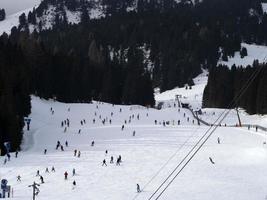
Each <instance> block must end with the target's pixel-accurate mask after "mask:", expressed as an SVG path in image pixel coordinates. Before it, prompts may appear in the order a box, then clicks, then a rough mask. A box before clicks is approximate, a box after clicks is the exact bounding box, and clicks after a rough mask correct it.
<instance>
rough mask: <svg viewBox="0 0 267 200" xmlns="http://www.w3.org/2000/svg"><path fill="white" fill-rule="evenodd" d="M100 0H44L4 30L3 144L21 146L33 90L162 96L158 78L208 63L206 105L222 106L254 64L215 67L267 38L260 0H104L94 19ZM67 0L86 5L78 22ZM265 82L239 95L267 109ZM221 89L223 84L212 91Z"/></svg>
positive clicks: (63, 96) (128, 100) (131, 98)
mask: <svg viewBox="0 0 267 200" xmlns="http://www.w3.org/2000/svg"><path fill="white" fill-rule="evenodd" d="M92 2H93V1H92ZM92 2H91V1H77V0H68V1H66V0H43V1H42V2H41V4H40V6H39V7H38V8H36V9H33V10H32V11H31V12H30V13H29V14H28V15H26V14H22V15H21V16H20V17H19V23H20V24H19V26H18V27H13V28H12V30H11V34H10V35H7V34H3V35H2V36H1V37H0V60H1V62H0V76H1V78H0V83H1V84H0V100H1V104H0V109H1V112H0V117H1V120H0V132H1V134H0V143H1V144H3V142H4V141H11V142H12V144H13V146H12V148H13V150H15V149H17V148H18V146H19V144H20V141H21V137H22V127H23V124H24V122H23V118H24V117H25V116H27V115H28V114H29V113H30V95H31V94H34V95H37V96H39V97H41V98H45V99H49V98H53V99H57V100H59V101H62V102H91V100H92V99H94V100H100V101H105V102H110V103H117V104H140V105H145V106H154V103H155V100H154V94H153V93H154V88H156V87H159V88H160V90H161V91H165V90H168V89H172V88H174V87H176V86H183V85H184V84H189V85H191V84H193V81H192V79H193V78H194V77H195V76H197V75H198V74H199V73H200V72H201V69H202V68H206V69H209V70H210V78H209V83H208V86H207V88H206V90H205V95H204V105H205V106H215V107H224V106H226V105H227V104H228V102H229V101H231V99H232V98H233V96H234V94H235V91H236V90H238V89H239V88H240V87H241V86H240V85H238V84H240V83H239V82H238V81H237V80H238V79H240V77H242V80H243V79H244V80H245V79H246V77H248V76H249V74H250V73H251V72H252V71H253V69H252V68H247V69H241V68H233V69H232V70H228V69H226V68H225V67H223V66H221V67H216V65H217V61H218V59H219V58H221V57H222V59H224V60H227V57H228V56H233V55H234V52H236V51H241V52H242V55H243V56H246V50H245V49H241V45H240V44H241V42H247V43H256V44H267V34H266V33H267V15H266V14H265V13H263V11H262V7H261V1H260V0H254V1H251V0H242V4H241V3H240V0H203V1H202V2H198V1H195V3H194V4H193V3H192V2H191V1H188V0H182V1H181V2H180V3H177V2H176V1H174V0H157V1H156V0H150V1H149V0H139V1H137V5H136V9H135V10H131V11H129V10H127V7H129V5H132V4H133V2H135V1H134V0H112V1H106V0H103V1H101V3H102V4H103V7H105V8H106V10H105V17H101V18H99V19H90V15H89V12H90V9H91V8H92V7H93V5H92ZM51 6H54V7H55V8H56V11H57V13H58V14H57V15H56V16H55V19H54V21H53V26H52V28H48V29H47V28H45V25H44V24H43V21H42V20H40V19H43V18H45V16H46V15H48V14H49V12H48V9H49V8H50V7H51ZM66 8H67V9H68V10H70V11H77V10H78V11H79V12H80V13H81V21H80V23H78V24H72V23H69V22H68V20H67V13H66ZM226 77H227V78H226ZM223 79H224V80H223ZM225 80H227V81H225ZM217 82H218V83H217ZM234 82H237V83H236V84H235V87H234V88H232V85H231V84H233V83H234ZM263 82H264V78H262V79H261V80H260V81H259V82H258V83H255V85H254V87H257V90H258V91H259V92H256V91H257V90H256V91H255V90H254V89H252V90H251V91H250V92H251V94H252V93H253V95H256V96H259V98H257V99H258V100H257V101H256V104H253V105H252V104H250V103H251V102H252V101H253V99H252V97H250V96H248V97H247V99H246V100H242V102H241V101H240V102H238V105H240V106H241V107H244V108H245V109H247V110H248V111H249V112H250V113H256V112H257V113H267V112H266V111H267V105H265V104H266V103H265V102H266V101H264V99H265V98H261V97H260V95H262V91H263V90H264V84H263ZM215 85H216V87H215ZM260 87H262V89H260ZM218 89H220V90H221V91H222V93H220V94H218V93H216V94H215V95H214V91H218ZM223 93H224V94H228V95H223ZM229 94H230V95H229ZM220 95H221V96H220ZM221 97H224V98H221ZM2 149H3V148H2Z"/></svg>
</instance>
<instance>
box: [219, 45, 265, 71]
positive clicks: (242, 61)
mask: <svg viewBox="0 0 267 200" xmlns="http://www.w3.org/2000/svg"><path fill="white" fill-rule="evenodd" d="M241 46H242V47H245V48H246V49H247V53H248V56H245V57H244V58H241V56H240V52H239V51H238V52H235V55H234V57H228V61H227V62H226V61H222V60H219V62H218V65H219V64H223V65H227V66H228V67H229V68H230V67H232V66H233V65H234V64H235V65H236V66H243V67H246V66H247V65H252V64H253V61H254V60H258V61H259V63H264V62H266V58H267V57H266V55H267V47H266V46H261V45H255V44H246V43H241Z"/></svg>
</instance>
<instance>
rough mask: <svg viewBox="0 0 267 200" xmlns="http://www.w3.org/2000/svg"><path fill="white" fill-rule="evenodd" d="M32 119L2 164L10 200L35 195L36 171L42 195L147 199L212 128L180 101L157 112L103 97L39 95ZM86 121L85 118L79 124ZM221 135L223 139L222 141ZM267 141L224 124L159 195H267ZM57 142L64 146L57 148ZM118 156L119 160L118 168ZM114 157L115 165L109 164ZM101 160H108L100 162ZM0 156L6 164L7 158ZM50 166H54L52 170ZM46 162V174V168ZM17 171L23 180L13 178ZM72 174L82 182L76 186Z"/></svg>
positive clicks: (54, 199)
mask: <svg viewBox="0 0 267 200" xmlns="http://www.w3.org/2000/svg"><path fill="white" fill-rule="evenodd" d="M51 108H52V110H53V111H54V113H52V111H51ZM120 109H121V112H120ZM214 112H217V111H216V110H214ZM112 113H113V115H112ZM137 116H139V120H138V118H137ZM30 118H31V119H32V122H31V129H30V131H27V130H26V129H25V133H24V140H23V144H22V151H21V152H19V155H18V158H15V157H14V154H12V155H11V156H12V157H11V161H8V162H7V164H5V165H4V164H1V167H0V178H6V179H8V181H9V184H10V185H11V186H12V187H13V196H14V197H13V199H20V200H26V199H30V198H31V195H32V190H31V188H29V187H28V185H30V184H32V183H33V181H36V182H37V183H40V180H39V177H38V176H36V172H37V170H40V174H41V175H42V176H43V177H44V182H45V183H44V184H41V186H40V191H41V192H40V194H39V195H38V197H37V199H40V200H47V199H49V200H66V199H80V200H88V199H90V200H99V199H101V200H113V199H114V200H127V199H129V200H131V199H148V198H149V196H150V195H151V194H152V193H153V192H154V191H155V190H156V189H157V187H158V186H159V185H160V184H161V183H162V182H163V181H164V179H165V178H166V177H167V176H168V175H169V174H170V173H171V172H172V170H173V169H174V168H175V167H176V166H177V164H178V163H179V162H180V161H181V160H182V159H183V158H184V157H185V155H186V154H187V153H188V152H189V151H190V150H191V148H192V147H193V146H194V145H195V144H196V143H197V141H198V140H199V139H200V138H201V137H202V136H203V134H204V133H205V131H207V130H208V128H209V127H207V126H204V125H201V126H198V125H197V123H196V121H193V120H194V118H193V117H192V115H191V112H190V111H188V110H185V109H183V108H178V107H177V105H176V106H175V107H174V105H172V106H170V107H168V108H165V109H162V110H155V109H151V108H149V109H148V108H145V107H142V106H137V105H136V106H134V105H133V106H120V105H111V104H107V103H98V102H93V103H92V104H64V103H59V102H54V101H45V100H41V99H39V98H37V97H34V96H33V97H32V113H31V115H30ZM67 118H68V119H69V121H70V127H69V128H66V132H64V129H65V127H66V125H65V124H63V127H61V123H62V121H64V120H66V119H67ZM206 118H208V116H207V117H206ZM93 119H95V123H93ZM104 119H105V124H103V123H102V120H104ZM83 120H85V121H86V123H85V124H84V123H83V125H82V124H81V121H83ZM109 120H111V123H110V121H109ZM125 120H126V124H125ZM129 120H130V121H129ZM155 120H157V124H155ZM178 120H180V125H178ZM163 121H165V122H167V121H169V125H166V126H163ZM123 124H124V126H125V128H124V130H122V125H123ZM79 129H80V130H81V132H80V134H79ZM133 131H135V136H133ZM218 137H219V138H220V141H221V144H218V143H217V138H218ZM265 139H266V138H265V135H264V134H263V133H257V134H256V132H255V130H252V129H251V130H250V131H248V130H247V129H245V128H236V127H220V128H219V129H218V130H217V131H216V132H215V133H214V134H213V135H212V137H211V138H210V139H209V140H208V142H207V143H206V144H205V145H204V146H203V148H201V150H200V152H199V153H198V154H197V155H196V157H195V158H194V159H193V160H192V161H191V162H190V163H189V165H188V166H187V167H186V168H185V169H184V170H183V171H182V173H181V174H180V175H179V176H178V177H177V179H175V181H174V182H173V183H172V184H171V186H170V187H169V188H168V189H167V190H166V192H164V193H163V195H162V197H161V198H160V199H165V200H173V199H178V198H179V199H183V200H187V199H188V200H192V199H193V200H194V199H195V200H199V199H203V200H204V199H205V200H213V199H214V198H215V197H216V199H218V200H225V199H228V200H231V199H232V200H236V199H242V200H254V199H255V200H258V199H264V198H265V196H266V195H267V188H266V187H265V186H266V184H267V179H266V176H267V170H266V165H267V147H266V145H264V144H263V142H264V141H265ZM57 141H60V142H61V144H62V145H63V146H64V151H61V150H56V149H55V147H56V143H57ZM65 141H68V143H69V146H68V147H66V146H65ZM92 141H95V145H94V146H91V142H92ZM44 149H47V154H46V155H44V153H43V152H44ZM75 149H77V150H78V151H81V157H80V158H78V157H77V156H74V150H75ZM106 150H108V153H107V154H106V153H105V151H106ZM119 155H121V156H122V163H121V165H120V166H117V165H116V164H115V163H116V159H117V157H118V156H119ZM111 156H113V157H114V161H115V163H113V164H111V163H110V162H109V161H110V157H111ZM209 157H211V158H212V159H213V161H214V162H215V164H212V163H211V162H210V161H209ZM104 159H106V161H107V166H102V161H103V160H104ZM0 162H1V163H3V162H4V157H1V158H0ZM52 166H54V167H55V169H56V172H51V168H52ZM46 167H48V168H49V171H50V172H49V173H45V169H46ZM73 168H75V170H76V175H74V176H72V170H73ZM65 171H67V172H68V173H69V177H68V180H64V172H65ZM18 175H20V176H21V182H17V180H16V177H17V176H18ZM73 180H75V181H76V183H77V185H76V186H75V187H73V186H72V182H73ZM137 183H138V184H140V186H141V189H143V191H142V192H141V193H136V184H137ZM155 197H156V196H155ZM152 199H155V198H152Z"/></svg>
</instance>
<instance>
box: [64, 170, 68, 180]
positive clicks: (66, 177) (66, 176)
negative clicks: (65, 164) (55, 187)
mask: <svg viewBox="0 0 267 200" xmlns="http://www.w3.org/2000/svg"><path fill="white" fill-rule="evenodd" d="M64 177H65V180H67V179H68V172H67V171H65V173H64Z"/></svg>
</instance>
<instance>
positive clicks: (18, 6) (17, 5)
mask: <svg viewBox="0 0 267 200" xmlns="http://www.w3.org/2000/svg"><path fill="white" fill-rule="evenodd" d="M40 2H41V0H21V1H18V0H1V1H0V8H4V9H5V12H6V15H12V14H15V13H17V12H20V11H22V10H25V9H28V8H33V7H34V6H38V5H39V4H40Z"/></svg>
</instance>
